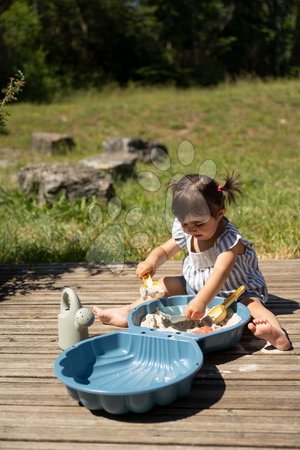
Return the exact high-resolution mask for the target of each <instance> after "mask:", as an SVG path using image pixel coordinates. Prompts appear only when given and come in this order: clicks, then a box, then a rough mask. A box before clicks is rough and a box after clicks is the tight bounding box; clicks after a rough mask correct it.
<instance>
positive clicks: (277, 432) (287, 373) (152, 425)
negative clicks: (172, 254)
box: [0, 260, 300, 450]
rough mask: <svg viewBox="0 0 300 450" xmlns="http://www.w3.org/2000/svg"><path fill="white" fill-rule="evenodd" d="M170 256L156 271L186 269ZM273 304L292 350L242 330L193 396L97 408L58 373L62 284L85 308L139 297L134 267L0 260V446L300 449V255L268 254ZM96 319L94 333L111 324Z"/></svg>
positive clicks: (215, 358)
mask: <svg viewBox="0 0 300 450" xmlns="http://www.w3.org/2000/svg"><path fill="white" fill-rule="evenodd" d="M180 267H181V265H180V263H179V262H169V263H167V264H165V265H164V266H163V267H162V268H161V271H160V272H159V273H158V275H160V274H162V269H163V271H164V273H169V274H175V273H179V271H180ZM261 269H262V271H263V273H264V275H265V277H266V279H267V282H268V285H269V291H270V293H271V294H272V296H271V300H270V302H269V307H270V309H271V310H272V311H273V312H274V313H275V314H277V315H278V316H279V318H280V320H281V323H282V324H283V327H284V328H285V329H286V330H287V331H288V332H289V334H290V336H291V339H292V341H293V344H294V350H292V351H289V352H286V353H283V352H277V351H273V352H271V351H266V350H264V349H263V347H264V343H263V342H262V341H259V340H256V339H255V338H253V337H252V336H251V335H250V333H249V332H248V331H245V332H244V334H243V338H242V340H241V342H240V343H239V344H238V345H237V346H236V347H235V348H232V349H230V350H227V351H223V352H218V353H214V354H210V355H206V357H205V364H204V366H203V368H202V370H201V371H200V372H199V373H198V375H197V376H196V378H195V381H194V383H193V387H192V390H191V393H190V395H188V396H187V397H185V398H182V399H180V400H177V401H176V402H174V403H173V404H171V405H168V406H166V407H156V408H155V409H153V410H151V411H150V412H148V413H146V414H142V415H137V414H126V415H124V416H113V415H109V414H107V413H103V412H97V413H92V412H90V411H88V410H87V409H86V408H84V407H80V406H79V405H78V404H77V402H76V401H75V400H73V399H72V398H71V397H69V395H68V394H67V391H66V389H65V387H64V386H63V384H61V383H60V382H59V381H58V380H57V379H56V378H55V377H54V373H53V363H54V360H55V358H56V357H57V356H58V354H59V353H60V350H59V348H58V346H57V315H58V313H59V308H60V295H61V290H62V289H63V288H64V287H66V286H68V287H72V288H73V289H75V290H76V291H77V292H78V293H79V297H80V299H81V302H82V303H83V305H84V306H88V307H89V306H92V305H93V304H98V305H101V306H108V305H110V306H112V305H115V306H117V305H121V304H124V303H127V302H130V301H132V300H134V299H135V298H137V297H138V292H139V286H140V282H139V280H137V279H136V277H135V268H134V266H133V265H132V266H130V265H128V266H126V268H125V269H124V270H123V271H122V272H121V273H120V274H119V275H114V274H112V273H111V272H110V271H109V270H107V269H105V268H104V267H100V266H94V267H89V266H87V265H83V264H82V265H74V264H66V265H61V264H54V265H38V266H6V265H5V266H0V283H1V290H0V293H1V297H0V307H1V317H2V319H1V326H0V339H1V343H0V352H1V360H0V370H1V376H0V405H1V406H0V448H1V449H3V450H8V449H9V450H12V449H14V450H22V449H27V450H29V449H30V450H34V449H39V450H45V449H47V450H52V449H55V450H71V449H72V450H77V449H80V450H91V449H93V450H94V449H98V448H99V449H100V448H101V449H102V450H127V449H129V448H130V449H136V450H146V449H147V450H155V449H158V448H161V449H163V450H177V449H178V450H180V449H189V448H193V449H194V448H196V449H197V448H205V449H220V448H221V449H227V450H229V449H237V448H243V449H258V448H259V449H299V448H300V420H299V419H300V370H299V369H300V359H299V358H300V357H299V351H300V310H299V301H300V298H299V269H300V260H287V261H261ZM112 330H113V328H112V327H108V326H103V325H100V324H99V323H95V324H94V325H93V326H92V327H91V328H90V334H91V335H95V334H99V333H104V332H110V331H112Z"/></svg>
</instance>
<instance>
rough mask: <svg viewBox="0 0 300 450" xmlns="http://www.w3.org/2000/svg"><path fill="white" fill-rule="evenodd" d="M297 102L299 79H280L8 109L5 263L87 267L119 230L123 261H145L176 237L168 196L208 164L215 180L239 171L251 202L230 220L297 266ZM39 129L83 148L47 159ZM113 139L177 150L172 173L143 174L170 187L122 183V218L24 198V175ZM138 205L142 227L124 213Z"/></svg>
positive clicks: (3, 166)
mask: <svg viewBox="0 0 300 450" xmlns="http://www.w3.org/2000/svg"><path fill="white" fill-rule="evenodd" d="M299 99H300V81H297V80H284V81H283V80H278V81H270V82H259V81H251V82H248V81H247V82H246V81H241V82H239V83H237V84H234V85H232V84H224V85H220V86H218V87H216V88H213V89H196V88H194V89H188V90H178V89H175V88H172V87H170V88H147V89H145V88H144V89H143V88H137V87H131V88H128V89H125V90H122V89H117V88H113V89H106V90H104V91H101V92H96V91H88V92H77V93H74V95H73V96H71V97H66V98H60V99H58V101H56V102H54V103H52V104H47V105H37V104H29V103H17V104H14V105H10V106H9V107H8V110H9V112H10V114H11V117H10V120H9V123H8V132H7V133H6V134H2V135H0V177H1V186H0V219H1V230H0V261H1V262H2V263H4V262H8V263H21V262H26V263H31V262H32V263H35V262H66V261H72V262H77V261H85V260H86V255H87V252H88V251H89V249H91V248H94V247H97V246H99V245H102V244H103V239H102V238H103V237H104V238H105V240H106V241H107V240H109V239H110V238H111V239H113V233H111V235H109V231H107V229H109V227H110V226H112V225H115V226H116V225H119V226H120V228H119V231H120V232H121V230H122V233H123V232H124V237H123V235H120V239H121V240H122V242H123V244H122V245H123V247H122V246H121V249H122V252H123V254H124V257H125V260H126V261H130V260H131V261H139V260H141V259H143V258H144V257H145V256H146V255H147V254H148V252H149V251H150V250H151V248H153V247H154V246H156V245H158V244H159V243H160V242H162V241H164V240H166V239H167V238H168V237H169V231H168V229H167V226H166V220H165V198H166V187H167V184H168V181H169V180H170V178H171V177H172V176H174V175H175V174H177V173H191V172H197V171H198V168H199V166H200V165H201V163H202V162H203V161H205V160H208V159H209V160H213V161H214V163H215V164H216V167H217V174H216V178H217V179H220V176H221V174H222V173H224V171H225V169H226V168H228V169H230V170H231V169H234V170H235V171H236V172H238V173H240V175H241V179H242V181H243V185H244V196H243V197H241V198H240V199H239V200H238V202H237V204H236V205H232V206H230V208H229V210H228V213H227V216H228V217H229V218H230V219H231V220H232V222H233V223H234V224H235V225H236V226H237V227H238V228H239V230H240V231H241V233H242V234H243V235H244V236H245V237H246V238H247V239H249V240H251V241H254V242H255V243H256V246H255V248H256V251H257V253H258V255H259V256H260V257H261V258H293V257H299V226H298V224H299V164H298V162H299V148H300V100H299ZM34 131H57V132H61V133H68V134H71V135H72V136H73V137H74V139H75V141H76V144H77V146H76V149H75V150H74V151H72V152H70V153H68V154H67V155H60V156H57V157H55V158H54V157H49V156H47V157H46V156H43V155H41V154H39V153H38V152H35V151H33V150H31V145H30V140H31V133H32V132H34ZM116 136H136V137H141V138H145V139H155V140H159V141H161V142H163V143H165V144H166V145H167V146H168V149H169V153H170V160H171V166H170V168H169V169H168V170H164V171H162V170H159V169H158V168H156V167H154V166H153V165H152V164H150V165H143V164H139V165H138V167H137V172H138V173H139V172H141V171H143V170H146V171H151V172H152V173H154V174H156V175H157V177H158V178H159V180H160V185H161V188H160V189H159V190H158V191H156V192H147V191H146V190H145V189H144V188H143V187H141V186H140V185H139V184H138V183H137V180H136V179H130V180H127V181H126V182H121V181H117V182H116V183H115V189H116V195H117V196H118V197H119V198H120V200H121V204H122V207H121V210H120V211H119V214H116V213H117V212H118V211H116V213H115V216H116V217H114V218H113V217H111V216H110V215H109V213H108V211H107V206H106V205H97V204H96V202H95V199H92V200H90V201H86V200H81V201H77V202H75V203H73V204H69V203H68V202H67V201H66V200H64V199H63V198H61V199H58V200H57V202H55V203H54V204H53V205H52V206H51V207H50V206H45V205H43V206H39V205H37V204H36V203H35V201H34V200H31V199H27V198H26V197H25V195H24V194H23V193H22V192H21V191H20V189H19V187H18V182H17V177H18V172H19V170H20V168H21V167H23V166H25V165H31V164H36V163H40V162H54V161H60V162H78V161H80V159H82V158H83V157H86V156H88V155H94V154H97V153H100V152H101V151H102V142H103V141H104V140H105V139H107V138H109V137H116ZM183 140H188V141H190V142H191V143H192V144H193V145H194V148H195V157H194V160H193V162H192V163H191V164H190V165H188V166H184V165H182V164H181V162H180V160H179V159H178V153H177V149H178V145H179V144H180V143H181V142H182V141H183ZM134 207H139V208H140V209H141V210H142V219H141V220H140V221H139V222H138V223H135V224H134V225H133V224H130V225H128V224H127V223H126V220H127V218H128V216H127V211H129V210H130V209H131V208H134ZM100 208H101V209H100ZM100 210H101V211H102V216H101V214H100ZM101 217H102V220H100V219H101ZM105 230H106V231H105ZM111 230H112V231H113V229H111ZM103 233H106V234H103ZM135 233H146V235H147V236H146V237H147V238H148V239H147V240H145V239H144V240H143V242H138V239H137V237H135V238H134V234H135ZM101 236H102V238H101ZM107 238H108V239H107ZM144 238H145V235H144ZM101 239H102V240H101ZM132 239H133V240H132ZM120 243H121V241H120ZM138 244H139V245H140V246H139V247H138V248H136V247H137V245H138ZM141 244H143V245H141ZM181 256H182V255H180V256H178V257H181Z"/></svg>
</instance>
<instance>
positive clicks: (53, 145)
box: [31, 131, 75, 155]
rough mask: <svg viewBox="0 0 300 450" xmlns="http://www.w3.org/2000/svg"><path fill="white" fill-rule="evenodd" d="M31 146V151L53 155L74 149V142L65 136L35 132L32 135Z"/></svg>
mask: <svg viewBox="0 0 300 450" xmlns="http://www.w3.org/2000/svg"><path fill="white" fill-rule="evenodd" d="M31 145H32V148H33V150H37V151H39V152H42V153H46V154H49V155H54V154H57V153H65V152H67V151H69V150H72V149H73V147H75V142H74V139H73V138H72V137H71V136H68V135H67V134H59V133H50V132H44V131H37V132H35V133H32V136H31Z"/></svg>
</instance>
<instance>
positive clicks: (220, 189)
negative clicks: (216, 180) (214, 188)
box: [218, 184, 223, 192]
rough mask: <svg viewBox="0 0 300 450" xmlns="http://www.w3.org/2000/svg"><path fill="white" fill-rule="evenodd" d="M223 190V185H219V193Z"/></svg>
mask: <svg viewBox="0 0 300 450" xmlns="http://www.w3.org/2000/svg"><path fill="white" fill-rule="evenodd" d="M222 189H223V186H221V185H220V184H219V186H218V192H222Z"/></svg>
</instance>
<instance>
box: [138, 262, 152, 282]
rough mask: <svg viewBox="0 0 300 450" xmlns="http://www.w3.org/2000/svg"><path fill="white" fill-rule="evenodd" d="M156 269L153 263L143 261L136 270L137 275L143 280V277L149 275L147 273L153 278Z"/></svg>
mask: <svg viewBox="0 0 300 450" xmlns="http://www.w3.org/2000/svg"><path fill="white" fill-rule="evenodd" d="M155 271H156V267H155V266H154V264H152V263H151V262H148V261H147V260H146V261H143V262H140V263H139V264H138V266H137V268H136V274H137V276H138V277H139V278H143V276H145V275H147V273H150V275H151V276H153V275H154V274H155Z"/></svg>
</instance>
